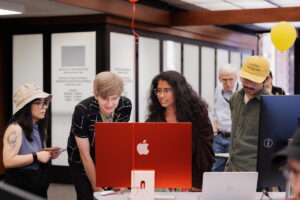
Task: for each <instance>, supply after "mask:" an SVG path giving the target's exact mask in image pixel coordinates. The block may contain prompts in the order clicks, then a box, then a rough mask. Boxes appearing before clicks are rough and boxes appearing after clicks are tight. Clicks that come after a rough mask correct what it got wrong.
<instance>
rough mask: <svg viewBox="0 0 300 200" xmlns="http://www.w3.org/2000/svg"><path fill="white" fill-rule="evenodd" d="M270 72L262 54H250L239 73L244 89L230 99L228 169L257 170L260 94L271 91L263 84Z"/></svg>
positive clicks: (226, 169) (266, 93)
mask: <svg viewBox="0 0 300 200" xmlns="http://www.w3.org/2000/svg"><path fill="white" fill-rule="evenodd" d="M269 73H270V65H269V62H268V61H267V60H266V59H265V58H263V57H261V56H250V57H248V58H247V59H246V60H245V61H244V63H243V66H242V68H241V70H240V71H239V73H238V75H239V76H240V77H241V80H242V86H243V88H242V89H241V90H239V91H238V92H236V93H234V94H233V95H232V97H231V99H230V109H231V114H232V115H231V119H232V128H231V146H230V149H229V160H228V162H227V165H226V168H225V171H256V163H257V146H258V132H259V116H260V104H261V96H262V95H270V94H271V93H269V92H268V91H267V89H266V88H265V87H264V82H265V80H266V78H267V77H268V75H269Z"/></svg>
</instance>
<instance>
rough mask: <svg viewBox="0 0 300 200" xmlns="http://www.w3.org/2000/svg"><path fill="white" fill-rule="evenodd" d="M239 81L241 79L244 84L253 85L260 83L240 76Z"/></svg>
mask: <svg viewBox="0 0 300 200" xmlns="http://www.w3.org/2000/svg"><path fill="white" fill-rule="evenodd" d="M241 81H242V83H244V84H249V85H254V86H257V85H259V84H260V83H256V82H254V81H251V80H249V79H246V78H241Z"/></svg>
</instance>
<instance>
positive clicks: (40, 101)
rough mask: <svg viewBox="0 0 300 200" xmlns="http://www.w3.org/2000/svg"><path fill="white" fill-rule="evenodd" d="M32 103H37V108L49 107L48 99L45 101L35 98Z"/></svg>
mask: <svg viewBox="0 0 300 200" xmlns="http://www.w3.org/2000/svg"><path fill="white" fill-rule="evenodd" d="M32 104H37V105H38V107H39V109H42V108H44V107H45V108H46V109H47V108H48V107H49V104H50V101H47V100H36V101H34V102H33V103H32Z"/></svg>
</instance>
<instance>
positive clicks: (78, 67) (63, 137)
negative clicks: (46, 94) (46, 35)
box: [51, 32, 96, 166]
mask: <svg viewBox="0 0 300 200" xmlns="http://www.w3.org/2000/svg"><path fill="white" fill-rule="evenodd" d="M51 41H52V42H51V90H52V95H53V98H52V123H51V125H52V126H51V128H52V137H51V142H52V146H58V147H62V148H66V146H67V141H68V136H69V133H70V127H71V120H72V114H73V111H74V107H75V105H76V104H78V103H79V102H80V101H81V100H83V99H85V98H87V97H89V96H91V95H93V81H94V78H95V74H96V32H76V33H53V34H52V35H51ZM52 164H54V165H61V166H67V165H68V162H67V154H66V153H63V154H62V155H61V156H60V157H59V158H58V159H55V160H53V161H52Z"/></svg>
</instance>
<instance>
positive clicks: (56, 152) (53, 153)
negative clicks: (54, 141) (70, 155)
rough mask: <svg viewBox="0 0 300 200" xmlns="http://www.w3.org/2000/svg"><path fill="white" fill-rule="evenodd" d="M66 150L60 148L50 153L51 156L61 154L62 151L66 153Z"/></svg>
mask: <svg viewBox="0 0 300 200" xmlns="http://www.w3.org/2000/svg"><path fill="white" fill-rule="evenodd" d="M66 150H67V149H66V148H61V149H58V150H55V151H51V155H55V154H58V153H62V152H64V151H66Z"/></svg>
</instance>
